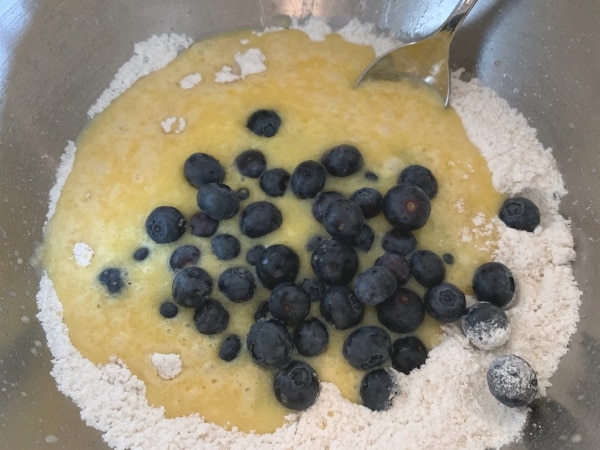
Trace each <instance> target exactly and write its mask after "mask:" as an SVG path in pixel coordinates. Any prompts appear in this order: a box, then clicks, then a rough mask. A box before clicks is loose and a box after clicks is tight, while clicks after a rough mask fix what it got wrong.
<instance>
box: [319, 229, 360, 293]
mask: <svg viewBox="0 0 600 450" xmlns="http://www.w3.org/2000/svg"><path fill="white" fill-rule="evenodd" d="M310 263H311V266H312V269H313V271H314V273H315V275H316V276H317V278H318V279H319V280H321V281H322V282H323V283H326V284H331V285H335V284H346V283H348V282H349V281H350V280H351V279H352V278H353V277H354V275H356V272H357V270H358V255H357V253H356V250H354V249H353V248H352V247H350V246H349V245H347V244H344V243H343V242H340V241H338V240H336V239H323V240H322V241H321V242H319V244H318V245H317V248H316V249H315V251H314V252H313V254H312V256H311V259H310Z"/></svg>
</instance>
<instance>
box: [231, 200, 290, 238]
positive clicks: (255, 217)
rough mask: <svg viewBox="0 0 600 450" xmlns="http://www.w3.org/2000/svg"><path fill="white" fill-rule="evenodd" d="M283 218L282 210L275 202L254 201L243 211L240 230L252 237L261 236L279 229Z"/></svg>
mask: <svg viewBox="0 0 600 450" xmlns="http://www.w3.org/2000/svg"><path fill="white" fill-rule="evenodd" d="M282 220H283V219H282V216H281V212H280V211H279V209H278V208H277V207H276V206H275V205H274V204H273V203H270V202H267V201H264V200H261V201H258V202H253V203H250V204H249V205H248V206H246V208H244V211H243V212H242V217H241V219H240V231H241V232H242V234H244V235H246V236H248V237H251V238H257V237H261V236H264V235H265V234H269V233H271V232H273V231H275V230H277V229H278V228H279V227H280V226H281V222H282Z"/></svg>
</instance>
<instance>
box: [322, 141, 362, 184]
mask: <svg viewBox="0 0 600 450" xmlns="http://www.w3.org/2000/svg"><path fill="white" fill-rule="evenodd" d="M321 163H322V164H323V165H324V166H325V168H326V169H327V172H329V173H330V174H331V175H334V176H336V177H347V176H348V175H352V174H353V173H356V172H358V171H359V170H360V169H361V167H362V165H363V157H362V154H361V153H360V151H359V150H358V149H357V148H356V147H354V146H353V145H347V144H342V145H337V146H335V147H333V148H330V149H329V150H327V151H326V152H325V154H323V157H322V158H321Z"/></svg>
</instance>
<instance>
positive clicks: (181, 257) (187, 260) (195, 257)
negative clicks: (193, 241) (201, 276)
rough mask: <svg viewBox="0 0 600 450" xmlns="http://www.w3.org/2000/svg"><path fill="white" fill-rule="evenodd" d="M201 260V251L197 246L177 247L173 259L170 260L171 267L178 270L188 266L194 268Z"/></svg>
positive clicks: (172, 254)
mask: <svg viewBox="0 0 600 450" xmlns="http://www.w3.org/2000/svg"><path fill="white" fill-rule="evenodd" d="M199 260H200V249H199V248H198V247H196V246H195V245H190V244H187V245H182V246H181V247H177V248H176V249H175V250H174V251H173V253H171V258H170V259H169V266H171V269H173V270H178V269H183V268H184V267H187V266H193V265H195V264H196V263H197V262H198V261H199Z"/></svg>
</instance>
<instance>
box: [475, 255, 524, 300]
mask: <svg viewBox="0 0 600 450" xmlns="http://www.w3.org/2000/svg"><path fill="white" fill-rule="evenodd" d="M515 289H516V287H515V279H514V277H513V274H512V272H511V271H510V269H509V268H508V267H506V266H505V265H504V264H502V263H499V262H488V263H485V264H482V265H481V266H479V267H478V268H477V269H476V270H475V273H474V274H473V292H474V294H475V297H476V298H477V300H479V301H480V302H490V303H493V304H494V305H496V306H498V307H499V308H503V307H505V306H506V305H508V304H509V303H510V301H511V300H512V299H513V297H514V295H515Z"/></svg>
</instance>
